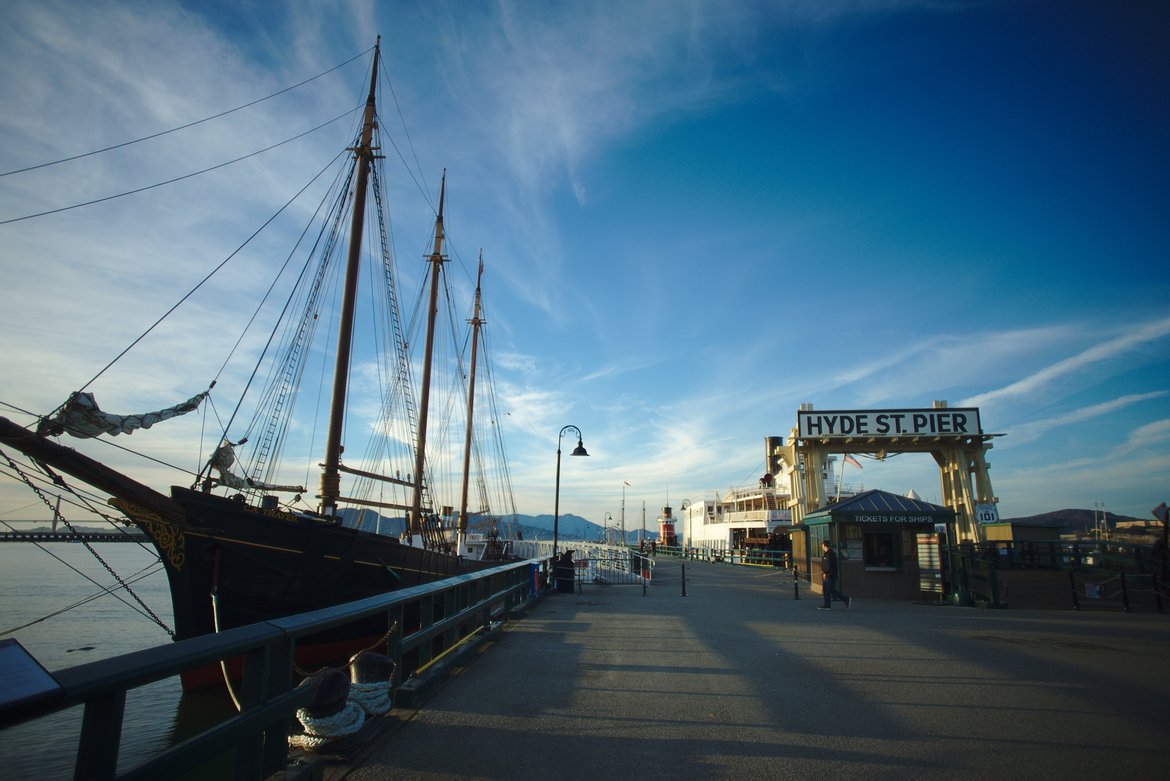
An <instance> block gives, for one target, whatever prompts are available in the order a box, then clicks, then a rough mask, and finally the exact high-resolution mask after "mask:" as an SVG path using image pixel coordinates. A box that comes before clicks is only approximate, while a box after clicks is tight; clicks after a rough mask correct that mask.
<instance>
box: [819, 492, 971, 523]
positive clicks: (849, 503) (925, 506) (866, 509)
mask: <svg viewBox="0 0 1170 781" xmlns="http://www.w3.org/2000/svg"><path fill="white" fill-rule="evenodd" d="M830 513H831V514H834V515H838V514H843V513H870V514H879V515H886V514H888V515H905V514H914V515H940V514H945V515H954V510H951V509H950V508H949V507H943V506H942V505H938V504H931V503H930V502H924V501H922V500H921V499H911V498H910V497H908V496H899V495H898V494H892V493H890V492H889V491H882V490H879V489H877V488H874V489H872V490H869V491H864V492H862V493H859V494H857V495H856V496H851V497H849V498H848V499H843V500H841V501H839V502H835V503H833V504H828V505H825V506H824V507H821V508H819V509H817V510H814V511H813V512H811V513H809V514H808V515H806V516H805V518H806V519H807V518H810V517H812V516H823V515H829V514H830Z"/></svg>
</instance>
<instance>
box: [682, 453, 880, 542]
mask: <svg viewBox="0 0 1170 781" xmlns="http://www.w3.org/2000/svg"><path fill="white" fill-rule="evenodd" d="M836 461H837V459H836V456H830V457H828V458H827V459H826V465H825V482H826V483H827V484H830V485H833V486H835V490H834V500H836V499H840V498H844V497H849V496H855V495H856V494H858V493H861V491H862V490H864V489H863V487H862V486H857V485H845V484H843V483H841V482H840V481H839V480H838V479H837V476H836ZM791 504H792V495H791V491H790V489H789V487H788V482H787V481H786V480H782V479H778V478H777V477H776V476H775V475H773V474H772V473H770V472H769V473H765V474H764V476H763V477H761V478H760V479H759V480H758V481H757V482H756V484H755V485H753V486H741V487H732V488H728V489H727V490H726V491H724V492H722V493H715V494H709V495H706V496H703V497H700V498H698V499H692V500H688V501H684V502H683V504H682V518H681V523H680V524H679V526H680V527H681V528H680V529H678V532H677V533H678V537H679V540H680V544H681V545H683V546H684V547H689V548H707V549H710V550H714V551H730V550H742V549H745V548H748V549H760V550H765V549H772V550H791V542H790V540H789V538H788V532H789V529H790V528H791V526H792V509H791ZM667 509H669V508H667Z"/></svg>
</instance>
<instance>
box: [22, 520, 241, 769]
mask: <svg viewBox="0 0 1170 781" xmlns="http://www.w3.org/2000/svg"><path fill="white" fill-rule="evenodd" d="M93 548H94V550H95V551H97V553H98V554H99V555H100V556H101V557H102V558H103V559H104V560H105V561H106V562H107V563H108V564H109V565H110V566H111V567H112V568H113V570H114V571H115V572H117V573H118V575H119V576H121V577H122V579H123V580H126V581H130V580H135V579H136V578H141V579H139V580H135V582H134V583H133V584H132V587H133V589H134V591H135V593H137V594H138V596H139V597H141V599H142V601H143V602H145V603H146V604H147V605H148V606H149V607H150V608H151V610H153V611H154V612H155V614H156V615H158V617H159V618H161V619H162V620H163V621H164V622H166V624H167V625H168V626H170V625H171V624H172V619H171V603H170V595H169V592H168V590H167V581H166V575H165V574H164V573H163V571H162V567H161V565H159V564H157V557H156V556H155V553H154V550H153V549H152V548H144V547H142V546H139V545H134V544H130V543H105V544H96V545H94V546H93ZM54 557H57V558H54ZM57 559H60V560H61V561H58V560H57ZM152 565H153V566H152ZM70 567H75V568H76V569H77V570H80V571H81V572H82V573H84V574H85V575H88V576H89V577H90V578H92V579H93V580H95V581H97V583H98V584H100V585H95V584H94V583H91V582H90V581H88V580H86V579H85V578H84V577H83V576H82V575H79V574H78V573H77V572H74V571H73V570H71V569H70ZM147 573H148V574H147ZM144 574H145V577H142V576H143V575H144ZM114 583H116V581H115V580H114V578H113V577H112V576H111V575H110V574H109V573H108V572H107V571H106V569H105V568H104V567H103V566H102V564H101V563H100V562H98V561H97V560H96V559H94V557H93V556H92V555H91V554H90V553H89V551H87V550H86V549H85V546H83V545H80V544H76V543H53V544H48V545H42V546H40V547H38V546H36V545H33V544H32V543H24V542H13V543H0V637H4V638H15V639H17V640H19V641H20V643H21V645H23V646H24V647H25V648H26V649H27V650H28V652H29V653H30V654H32V655H33V656H34V657H36V659H37V660H38V661H40V663H41V664H42V665H44V666H45V668H47V669H48V670H49V672H53V671H55V670H59V669H62V668H66V667H73V666H75V665H79V664H85V663H86V662H92V661H95V660H98V659H104V658H107V657H111V656H117V655H119V654H124V653H128V652H130V651H137V650H140V649H142V648H149V647H151V646H155V645H163V644H166V643H169V642H170V636H169V635H168V634H167V633H166V632H165V631H164V630H163V629H162V628H160V627H159V626H158V625H156V624H155V623H154V622H153V621H152V620H151V619H150V618H148V617H147V616H145V615H142V614H141V608H140V607H139V606H138V604H137V603H136V602H134V601H133V599H132V598H131V597H129V596H126V595H125V594H124V593H121V592H119V593H120V595H121V596H122V597H123V599H125V601H126V602H129V603H130V604H132V605H133V606H134V608H137V610H135V609H132V608H131V607H128V606H127V605H126V604H124V603H123V602H122V601H120V600H119V599H118V598H116V597H115V596H112V595H107V596H102V597H100V598H98V599H94V600H92V601H86V600H89V599H90V598H91V597H92V596H93V595H95V594H97V593H99V592H100V591H101V590H102V588H105V587H107V586H110V585H112V584H114ZM82 602H85V604H79V603H82ZM46 616H49V617H48V618H45V617H46ZM42 618H44V620H40V619H42ZM31 622H36V623H31ZM26 624H29V625H28V626H25V625H26ZM17 627H22V628H17ZM230 708H231V705H230V703H229V702H228V701H227V700H226V697H225V696H224V695H222V694H220V693H218V692H214V693H209V694H204V695H197V696H195V695H183V694H182V690H181V687H180V684H179V679H178V678H172V679H168V680H164V681H159V682H157V683H154V684H151V685H150V686H146V687H143V688H141V689H137V690H133V691H131V692H130V693H129V695H128V696H127V701H126V715H125V720H124V723H123V728H122V748H121V752H120V754H119V764H120V769H122V770H127V769H130V768H132V767H134V766H135V765H137V764H139V763H141V762H143V761H145V760H146V759H149V758H150V757H152V756H154V755H155V754H157V753H159V752H160V751H161V750H162V749H164V748H166V747H167V746H169V745H172V744H173V743H175V742H179V741H181V740H183V739H185V738H187V737H190V736H191V734H193V733H195V732H197V731H198V730H199V729H200V728H204V727H205V726H207V725H209V724H212V723H215V722H216V721H217V720H219V719H221V718H223V717H224V716H226V715H230V712H231V711H230ZM81 712H82V710H81V708H80V707H78V708H72V709H70V710H67V711H63V712H61V713H58V714H55V715H53V716H50V717H47V718H43V719H40V720H38V721H35V722H32V723H28V724H22V725H20V726H17V727H12V728H9V729H7V730H4V731H3V732H0V746H3V754H4V766H5V767H4V774H3V775H4V778H6V779H26V778H27V779H33V778H36V779H56V778H72V775H73V760H74V755H75V752H76V749H77V739H78V735H79V733H80V727H81ZM227 767H229V768H230V764H228V766H227ZM220 769H222V765H221V766H220ZM218 772H219V771H218V770H216V769H214V768H212V769H208V771H207V774H206V777H216V775H217V774H218ZM229 772H230V771H229Z"/></svg>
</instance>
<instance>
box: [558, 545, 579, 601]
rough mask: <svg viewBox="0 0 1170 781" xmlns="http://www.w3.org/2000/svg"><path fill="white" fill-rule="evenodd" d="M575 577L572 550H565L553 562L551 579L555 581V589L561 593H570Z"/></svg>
mask: <svg viewBox="0 0 1170 781" xmlns="http://www.w3.org/2000/svg"><path fill="white" fill-rule="evenodd" d="M575 578H576V575H575V570H574V567H573V551H571V550H567V551H565V552H564V553H563V554H561V557H560V558H559V559H557V560H556V562H555V563H554V564H553V580H555V581H556V589H557V591H558V592H559V593H561V594H572V593H573V590H574V589H573V587H574V580H575Z"/></svg>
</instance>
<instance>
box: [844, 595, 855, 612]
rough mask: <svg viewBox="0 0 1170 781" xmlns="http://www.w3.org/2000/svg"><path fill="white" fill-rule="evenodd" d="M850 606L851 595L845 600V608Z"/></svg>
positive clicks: (851, 605)
mask: <svg viewBox="0 0 1170 781" xmlns="http://www.w3.org/2000/svg"><path fill="white" fill-rule="evenodd" d="M851 607H853V597H848V598H846V600H845V609H846V610H848V609H849V608H851Z"/></svg>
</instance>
